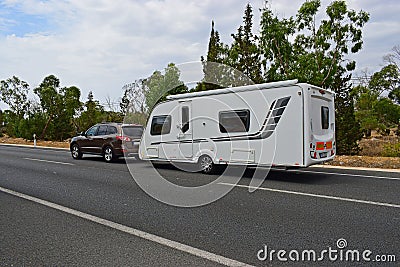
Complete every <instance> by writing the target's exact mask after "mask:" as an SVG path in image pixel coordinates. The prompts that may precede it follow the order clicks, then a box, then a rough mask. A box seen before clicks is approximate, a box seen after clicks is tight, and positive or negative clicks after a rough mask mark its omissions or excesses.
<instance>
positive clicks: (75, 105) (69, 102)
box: [34, 75, 81, 140]
mask: <svg viewBox="0 0 400 267" xmlns="http://www.w3.org/2000/svg"><path fill="white" fill-rule="evenodd" d="M34 93H35V94H36V95H37V96H38V97H39V99H40V106H41V108H42V110H43V113H44V114H45V117H46V124H45V126H44V128H43V130H42V133H41V134H40V136H39V139H43V138H44V137H45V136H46V133H47V131H48V129H49V127H50V130H51V131H50V133H49V136H48V137H49V139H59V140H63V139H64V138H67V137H69V136H70V135H71V129H72V119H73V117H74V115H75V114H76V112H77V111H78V110H79V109H80V108H81V102H80V101H79V98H80V89H79V88H77V87H75V86H71V87H63V88H61V87H60V80H59V79H58V78H57V77H55V76H54V75H49V76H47V77H46V78H44V80H43V82H42V83H41V84H40V85H39V86H38V87H37V88H35V89H34Z"/></svg>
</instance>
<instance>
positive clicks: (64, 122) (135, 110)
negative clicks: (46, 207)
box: [0, 0, 400, 157]
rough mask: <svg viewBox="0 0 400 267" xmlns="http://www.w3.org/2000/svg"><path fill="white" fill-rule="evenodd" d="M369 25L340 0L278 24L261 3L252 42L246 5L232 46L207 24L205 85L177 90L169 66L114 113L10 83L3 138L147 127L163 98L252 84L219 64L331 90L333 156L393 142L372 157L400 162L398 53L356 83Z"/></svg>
mask: <svg viewBox="0 0 400 267" xmlns="http://www.w3.org/2000/svg"><path fill="white" fill-rule="evenodd" d="M317 18H322V19H317ZM368 20H369V14H368V13H367V12H365V11H362V10H361V11H355V10H350V9H348V7H347V5H346V2H345V1H333V2H332V3H331V4H330V5H329V6H328V7H326V9H323V8H322V7H321V2H320V1H319V0H311V1H305V2H304V4H303V5H302V6H301V7H300V8H299V10H298V11H297V14H296V15H295V16H291V17H280V16H278V15H277V14H275V13H274V12H273V10H272V9H271V8H270V6H269V4H268V2H265V5H264V8H263V9H262V10H261V19H260V25H259V27H257V29H259V34H254V33H253V32H254V31H253V30H254V29H253V28H254V25H253V9H252V7H251V5H250V4H247V6H246V7H245V11H244V16H243V20H242V24H241V25H240V26H239V27H238V29H237V31H236V32H235V33H232V34H231V36H232V42H231V43H230V44H225V43H223V42H222V41H221V39H220V34H219V32H218V31H217V30H216V26H215V25H216V23H215V22H214V21H213V22H212V23H211V33H210V38H209V43H208V52H207V55H205V56H202V57H201V61H202V63H203V72H204V80H203V82H200V83H198V84H197V86H196V87H195V88H192V89H189V88H188V87H186V86H185V85H184V84H183V83H182V82H181V81H180V72H179V69H178V68H177V67H176V66H175V65H174V64H173V63H170V64H169V65H168V66H166V68H165V69H164V70H163V71H158V70H157V71H154V73H153V74H152V75H151V76H150V77H147V78H145V79H140V80H136V81H134V82H132V83H131V84H128V85H126V86H124V88H122V90H121V98H120V101H119V103H118V105H119V107H118V108H115V106H114V105H112V104H111V103H110V101H107V102H108V105H107V104H106V105H101V104H100V102H99V101H98V100H96V99H95V96H94V94H93V92H90V93H89V94H88V96H87V97H86V99H85V100H84V101H82V100H81V99H82V96H81V90H80V88H78V87H76V86H62V85H61V81H60V80H59V79H58V78H57V77H56V76H55V75H50V76H48V77H45V78H44V79H43V81H42V83H41V84H40V85H39V86H38V87H36V88H30V86H29V85H28V84H27V83H26V82H24V81H23V80H21V79H20V78H18V77H15V76H13V77H10V78H8V79H5V80H2V81H1V84H0V101H2V102H4V103H5V104H7V105H8V107H9V109H8V110H4V111H0V125H2V129H1V132H0V135H7V136H10V137H16V138H23V139H27V140H32V139H33V134H36V136H37V138H38V139H40V140H50V141H56V140H58V141H63V140H66V139H68V138H70V137H71V136H73V135H75V133H76V132H80V131H84V130H86V129H87V128H88V127H89V126H91V125H93V124H95V123H98V122H102V121H110V122H113V121H119V122H121V121H123V120H124V119H125V121H126V122H135V123H140V124H145V123H146V120H147V117H148V115H149V113H150V112H151V110H152V107H153V106H154V105H155V104H156V103H157V102H159V101H161V100H163V99H165V97H166V96H167V95H168V94H178V93H185V92H189V91H204V90H213V89H217V88H220V87H221V86H223V87H226V86H238V85H244V84H247V83H248V82H249V80H246V79H245V80H243V79H237V76H235V75H233V74H232V73H231V72H230V71H229V70H227V69H226V68H224V67H221V66H220V67H216V66H215V64H211V63H210V62H216V63H221V64H224V65H226V66H230V67H232V68H234V69H237V70H238V71H240V72H242V73H244V74H245V75H246V76H247V77H248V78H249V79H251V81H253V82H255V83H264V82H273V81H280V80H287V79H298V80H299V82H307V83H310V84H313V85H316V86H320V87H323V88H329V89H331V90H333V91H334V92H335V93H336V97H335V101H336V140H337V152H338V154H340V155H360V154H364V153H366V152H365V151H366V147H367V146H365V143H366V142H368V141H371V142H372V143H373V142H375V141H374V138H375V139H379V140H381V139H382V140H385V139H384V138H390V142H386V143H385V142H383V144H382V145H379V147H381V148H382V149H378V146H377V145H376V146H372V147H371V148H368V150H371V149H372V150H374V149H375V151H377V154H376V155H373V156H378V155H379V156H395V157H399V156H400V145H399V136H400V130H399V129H400V73H399V62H400V45H398V44H393V45H394V48H393V50H392V51H388V55H387V56H386V57H385V58H384V59H383V64H384V66H383V67H382V68H381V69H380V70H379V71H377V72H376V73H372V74H371V73H368V72H367V71H365V73H363V74H362V75H359V76H358V77H354V70H355V68H356V63H357V62H355V61H354V60H352V56H351V55H352V54H355V53H358V52H359V51H360V50H361V49H362V47H363V28H364V26H365V24H366V23H368ZM238 21H240V18H238ZM396 45H397V46H396ZM381 63H382V59H377V64H381ZM206 81H207V82H206ZM209 81H213V82H212V83H210V82H209ZM169 89H173V90H169ZM32 95H33V96H34V97H33V98H32V97H31V96H32ZM83 98H84V97H83ZM372 133H378V135H375V136H373V134H372ZM363 138H364V139H363ZM366 140H367V141H366Z"/></svg>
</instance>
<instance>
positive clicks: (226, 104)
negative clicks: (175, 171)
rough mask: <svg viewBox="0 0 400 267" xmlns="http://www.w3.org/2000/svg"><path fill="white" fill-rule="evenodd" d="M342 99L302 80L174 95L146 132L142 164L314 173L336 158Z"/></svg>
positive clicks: (159, 109) (162, 105) (159, 108)
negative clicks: (311, 168) (307, 169)
mask: <svg viewBox="0 0 400 267" xmlns="http://www.w3.org/2000/svg"><path fill="white" fill-rule="evenodd" d="M334 115H335V108H334V93H332V92H331V91H329V90H326V89H322V88H319V87H316V86H313V85H309V84H305V83H298V82H297V80H289V81H281V82H273V83H265V84H255V85H249V86H241V87H232V88H224V89H217V90H210V91H202V92H193V93H186V94H180V95H171V96H168V97H167V101H165V102H162V103H160V104H158V105H156V106H155V107H154V109H153V111H152V113H151V115H150V117H149V120H148V123H147V127H146V129H145V131H144V133H143V136H142V139H141V143H140V147H139V157H140V158H141V159H142V160H151V161H165V162H186V163H196V164H198V166H199V167H200V168H201V170H202V171H203V172H205V173H209V172H212V171H213V170H214V169H215V168H214V167H216V166H217V165H218V164H223V165H226V164H235V165H247V166H268V167H269V166H271V167H273V166H284V167H308V166H310V165H313V164H319V163H322V162H325V161H329V160H332V159H333V157H334V156H335V154H336V147H335V116H334Z"/></svg>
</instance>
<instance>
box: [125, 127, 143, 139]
mask: <svg viewBox="0 0 400 267" xmlns="http://www.w3.org/2000/svg"><path fill="white" fill-rule="evenodd" d="M122 131H123V132H124V135H127V136H130V137H136V138H140V137H142V133H143V127H141V126H124V127H122Z"/></svg>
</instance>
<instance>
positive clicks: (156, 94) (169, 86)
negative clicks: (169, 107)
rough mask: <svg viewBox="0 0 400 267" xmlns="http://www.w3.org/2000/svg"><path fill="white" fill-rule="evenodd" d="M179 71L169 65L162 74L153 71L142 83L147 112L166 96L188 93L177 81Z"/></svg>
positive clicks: (173, 65) (171, 64)
mask: <svg viewBox="0 0 400 267" xmlns="http://www.w3.org/2000/svg"><path fill="white" fill-rule="evenodd" d="M179 76H180V71H179V69H178V68H177V67H176V66H175V64H173V63H170V64H168V66H167V67H166V68H165V69H164V74H162V73H161V72H160V71H155V72H154V73H153V74H152V75H151V76H150V77H149V78H147V79H146V80H144V81H143V83H144V86H145V88H146V89H145V97H146V105H147V108H148V110H149V112H150V111H151V110H153V108H154V106H155V105H156V104H157V103H159V102H161V101H164V100H165V99H166V97H167V96H168V95H174V94H181V93H186V92H188V88H187V87H186V86H185V85H184V84H183V82H182V81H180V80H179Z"/></svg>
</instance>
